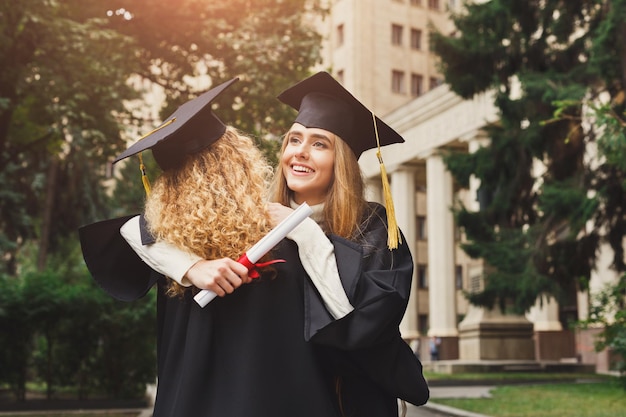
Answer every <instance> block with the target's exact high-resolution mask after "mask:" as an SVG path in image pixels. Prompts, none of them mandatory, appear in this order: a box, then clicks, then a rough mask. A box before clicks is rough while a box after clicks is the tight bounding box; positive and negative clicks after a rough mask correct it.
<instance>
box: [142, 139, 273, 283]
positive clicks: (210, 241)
mask: <svg viewBox="0 0 626 417" xmlns="http://www.w3.org/2000/svg"><path fill="white" fill-rule="evenodd" d="M271 175H272V168H271V166H270V165H269V164H268V162H267V161H266V159H265V158H264V157H263V154H262V153H261V151H260V150H259V149H258V148H257V147H256V146H255V145H254V143H253V142H252V140H251V139H250V138H249V137H247V136H245V135H243V134H242V133H241V132H239V131H237V130H236V129H234V128H231V127H229V128H227V130H226V132H225V133H224V135H223V136H222V137H221V138H220V139H218V140H217V141H216V142H214V143H213V144H211V146H209V147H208V148H206V149H204V150H202V151H200V152H198V153H196V154H194V155H192V156H190V157H188V158H187V159H186V160H185V161H184V162H183V164H182V165H181V166H179V167H177V168H174V169H169V170H166V171H164V172H163V173H162V174H161V176H160V177H159V178H158V179H157V180H156V181H155V183H154V186H153V188H152V192H151V193H150V195H149V196H148V198H147V200H146V210H145V216H146V220H147V222H148V225H149V226H148V227H149V229H150V232H151V233H152V234H153V235H154V237H156V238H157V239H158V240H160V239H162V240H165V241H167V242H169V243H172V244H174V245H176V246H178V247H179V248H181V249H183V250H186V251H189V252H191V253H194V254H196V255H199V256H201V257H203V258H205V259H218V258H222V257H229V258H233V259H237V258H239V256H241V255H242V254H243V253H245V251H246V250H247V249H249V248H250V247H251V246H252V245H253V244H254V243H256V242H257V241H258V240H259V239H260V238H261V237H263V236H264V235H265V234H266V233H267V232H268V231H269V230H270V228H271V226H270V219H269V217H268V214H267V212H266V210H265V203H266V202H267V195H266V193H267V189H268V182H269V179H270V177H271ZM171 283H172V284H171V286H170V289H169V291H168V292H169V294H170V295H179V294H182V293H183V291H184V287H182V286H180V285H178V284H177V283H176V282H175V281H173V280H172V281H171Z"/></svg>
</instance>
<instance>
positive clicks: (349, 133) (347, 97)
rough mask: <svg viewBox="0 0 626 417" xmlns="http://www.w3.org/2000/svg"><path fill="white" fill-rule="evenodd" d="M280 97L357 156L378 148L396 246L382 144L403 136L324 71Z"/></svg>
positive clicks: (309, 124) (301, 117) (392, 244)
mask: <svg viewBox="0 0 626 417" xmlns="http://www.w3.org/2000/svg"><path fill="white" fill-rule="evenodd" d="M278 99H279V100H280V101H282V102H283V103H285V104H287V105H289V106H291V107H293V108H294V109H296V110H298V116H297V117H296V120H295V122H296V123H300V124H301V125H303V126H305V127H307V128H318V129H324V130H328V131H329V132H332V133H334V134H335V135H337V136H339V137H340V138H341V139H342V140H343V141H344V142H346V143H347V144H348V146H349V147H350V149H352V152H354V154H355V155H356V157H357V158H359V157H360V156H361V154H362V153H363V152H364V151H366V150H368V149H373V148H377V149H378V152H377V154H376V155H377V157H378V161H379V163H380V171H381V178H382V183H383V195H384V198H385V206H386V208H387V223H388V226H389V232H388V241H387V246H388V247H389V249H395V248H397V247H398V242H399V241H400V233H399V228H398V226H397V223H396V218H395V210H394V206H393V200H392V198H391V190H390V188H389V179H388V178H387V172H386V170H385V165H384V163H383V160H382V155H381V153H380V147H381V146H385V145H391V144H392V143H402V142H404V139H403V138H402V136H400V134H398V132H396V131H395V130H393V129H392V128H391V127H389V125H387V124H386V123H385V122H383V121H382V120H380V119H379V118H378V117H377V116H376V115H375V114H374V113H373V112H372V111H371V110H369V109H368V108H367V107H365V106H364V105H363V104H362V103H361V102H360V101H359V100H358V99H357V98H356V97H354V96H353V95H352V94H351V93H350V92H349V91H348V90H346V89H345V88H344V87H343V86H342V85H341V84H340V83H339V82H338V81H337V80H335V79H334V78H333V77H332V76H331V75H330V74H329V73H327V72H325V71H321V72H318V73H317V74H315V75H313V76H311V77H309V78H306V79H305V80H303V81H300V82H299V83H297V84H295V85H293V86H291V87H289V88H288V89H287V90H285V91H283V92H282V93H280V94H279V95H278Z"/></svg>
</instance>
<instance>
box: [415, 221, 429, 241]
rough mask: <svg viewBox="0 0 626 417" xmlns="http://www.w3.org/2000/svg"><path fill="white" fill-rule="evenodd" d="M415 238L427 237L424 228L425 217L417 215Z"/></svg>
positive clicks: (422, 238) (423, 238)
mask: <svg viewBox="0 0 626 417" xmlns="http://www.w3.org/2000/svg"><path fill="white" fill-rule="evenodd" d="M417 239H418V240H426V239H428V231H427V230H426V217H424V216H417Z"/></svg>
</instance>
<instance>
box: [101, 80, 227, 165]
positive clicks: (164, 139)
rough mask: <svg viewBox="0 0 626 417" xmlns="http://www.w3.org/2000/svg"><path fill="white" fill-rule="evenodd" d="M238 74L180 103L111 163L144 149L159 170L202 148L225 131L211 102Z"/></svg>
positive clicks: (175, 163) (177, 162)
mask: <svg viewBox="0 0 626 417" xmlns="http://www.w3.org/2000/svg"><path fill="white" fill-rule="evenodd" d="M238 79H239V78H233V79H232V80H230V81H226V82H225V83H222V84H220V85H218V86H217V87H215V88H212V89H211V90H209V91H207V92H205V93H203V94H201V95H200V96H198V97H196V98H194V99H193V100H190V101H188V102H186V103H185V104H183V105H182V106H180V107H179V108H178V109H177V110H176V111H175V112H174V113H173V114H172V115H171V116H169V117H168V118H167V119H166V120H165V122H163V123H162V124H161V126H159V127H157V128H156V129H154V130H153V131H152V132H150V133H148V134H147V135H145V136H143V137H142V138H141V139H139V141H137V142H136V143H134V144H133V145H131V146H130V147H129V148H128V149H126V150H125V151H124V152H122V153H121V154H120V155H119V156H118V157H117V158H115V160H114V161H113V163H116V162H118V161H120V160H122V159H124V158H127V157H129V156H132V155H135V154H137V153H139V152H141V151H144V150H146V149H151V150H152V155H153V156H154V159H155V160H156V162H157V164H159V166H160V167H161V169H163V170H167V169H170V168H174V167H176V166H177V165H179V164H180V163H181V162H182V161H183V160H184V159H185V157H186V156H187V155H191V154H193V153H196V152H198V151H201V150H202V149H205V148H206V147H208V146H209V145H211V144H212V143H213V142H215V141H216V140H218V139H219V138H220V137H222V135H223V134H224V132H225V131H226V125H225V124H224V123H222V121H221V120H220V119H219V118H218V117H217V116H216V115H215V113H213V111H212V110H211V103H212V102H213V100H215V99H216V98H217V96H219V95H220V94H221V93H222V92H223V91H224V90H226V89H227V88H228V87H230V86H231V85H232V84H233V83H234V82H235V81H237V80H238Z"/></svg>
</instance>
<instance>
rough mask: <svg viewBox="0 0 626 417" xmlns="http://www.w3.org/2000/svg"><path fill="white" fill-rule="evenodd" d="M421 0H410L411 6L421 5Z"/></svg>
mask: <svg viewBox="0 0 626 417" xmlns="http://www.w3.org/2000/svg"><path fill="white" fill-rule="evenodd" d="M421 5H422V0H411V6H421Z"/></svg>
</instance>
